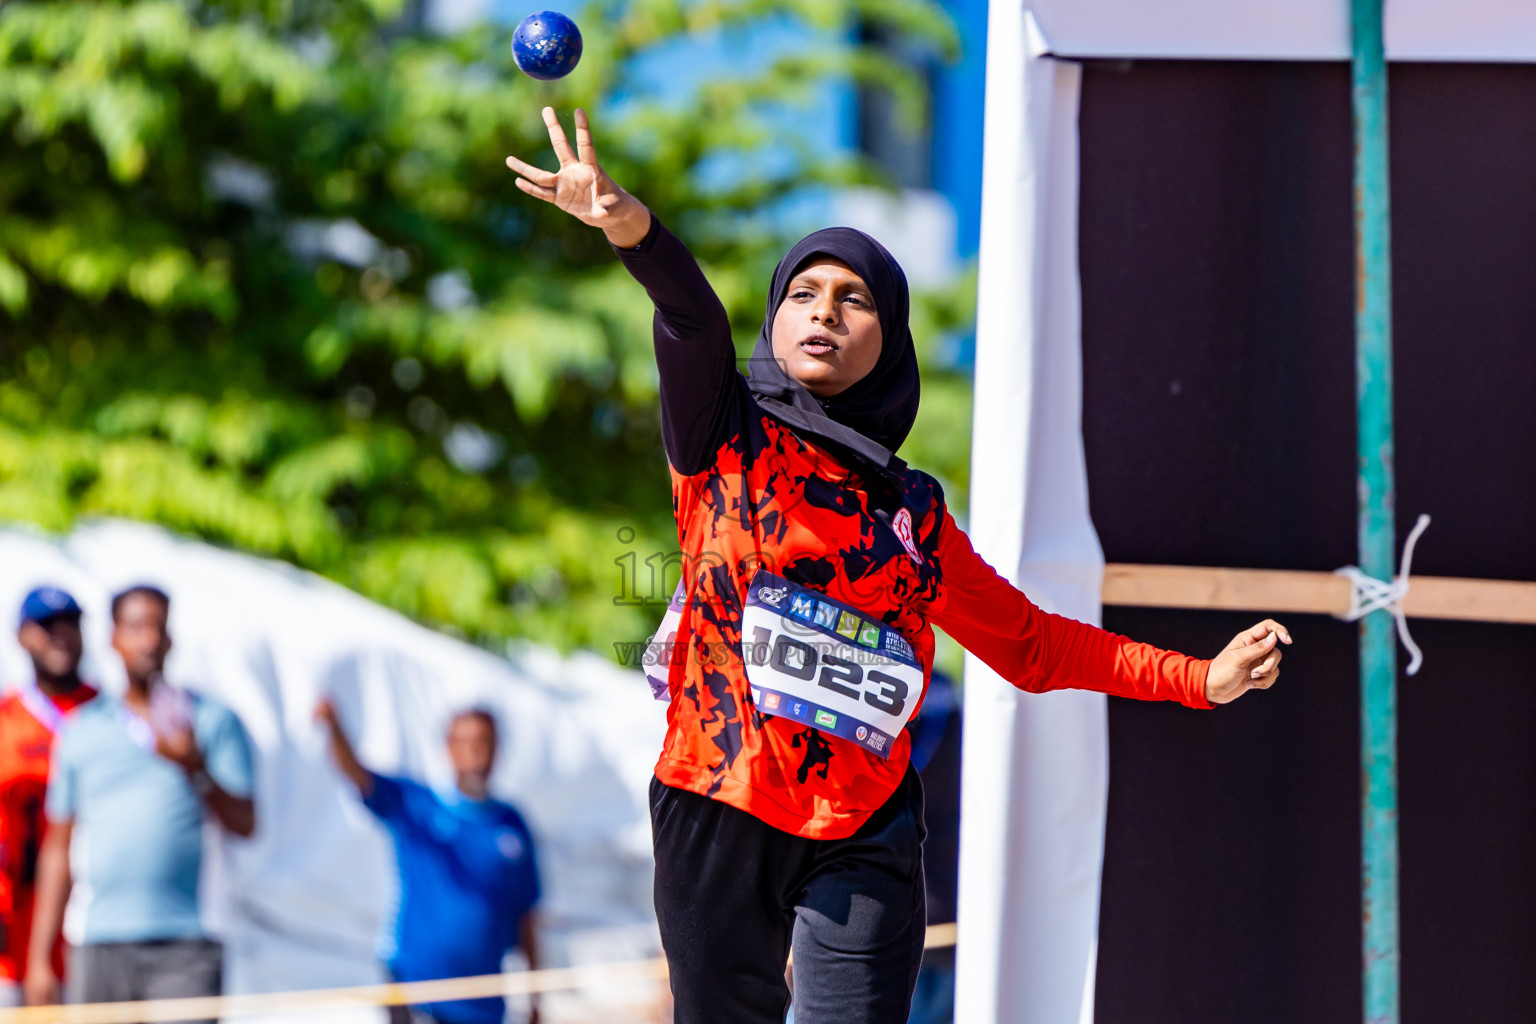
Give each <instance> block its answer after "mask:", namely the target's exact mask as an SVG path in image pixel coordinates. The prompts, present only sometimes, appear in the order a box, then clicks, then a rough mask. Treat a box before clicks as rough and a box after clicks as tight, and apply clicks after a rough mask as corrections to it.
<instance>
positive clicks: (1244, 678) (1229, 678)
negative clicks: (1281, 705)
mask: <svg viewBox="0 0 1536 1024" xmlns="http://www.w3.org/2000/svg"><path fill="white" fill-rule="evenodd" d="M1290 642H1291V634H1290V632H1289V631H1288V630H1287V629H1286V628H1285V627H1284V626H1282V625H1280V623H1278V622H1276V621H1275V620H1274V619H1265V620H1264V621H1263V622H1261V623H1259V624H1258V625H1256V626H1253V627H1251V628H1249V629H1245V630H1243V631H1242V632H1241V633H1239V634H1237V636H1235V637H1233V638H1232V642H1231V643H1229V644H1227V646H1226V649H1225V650H1223V651H1222V652H1221V653H1220V654H1218V655H1217V656H1216V660H1215V661H1213V662H1211V668H1210V672H1209V673H1208V674H1207V675H1206V677H1205V699H1206V700H1208V701H1210V702H1211V703H1212V704H1227V703H1229V702H1231V701H1234V700H1237V698H1239V697H1241V696H1242V695H1243V694H1245V693H1247V692H1248V691H1249V690H1267V689H1269V688H1270V687H1271V686H1273V685H1275V680H1276V679H1279V678H1280V654H1281V652H1280V647H1279V645H1280V644H1282V643H1284V644H1289V643H1290Z"/></svg>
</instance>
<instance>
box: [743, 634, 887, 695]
mask: <svg viewBox="0 0 1536 1024" xmlns="http://www.w3.org/2000/svg"><path fill="white" fill-rule="evenodd" d="M751 657H752V662H753V664H757V665H761V664H763V663H764V662H765V661H766V663H767V665H768V667H769V668H772V669H773V670H774V671H776V672H780V673H782V674H784V675H786V676H789V677H791V678H793V679H799V680H803V681H805V682H810V681H812V680H815V681H816V685H817V686H819V687H821V688H823V689H826V690H831V691H832V692H833V693H836V694H839V695H840V696H843V697H847V698H848V699H850V700H861V699H862V700H863V702H864V703H865V704H868V705H869V706H870V707H872V708H874V709H875V710H877V711H880V712H882V713H884V714H887V715H894V716H897V717H900V716H901V714H902V712H903V711H905V710H906V707H907V698H908V696H909V687H908V686H907V683H906V682H905V681H904V680H902V679H900V678H898V677H896V676H894V675H892V674H891V673H889V672H882V671H881V670H880V669H878V668H871V669H869V670H867V671H866V670H865V668H864V666H863V665H860V664H859V663H858V662H856V661H850V660H849V659H847V658H840V657H838V656H837V655H835V654H832V653H830V652H827V651H818V650H817V649H816V648H815V647H814V646H813V645H811V644H808V643H806V642H804V641H803V640H796V639H795V638H794V637H792V636H789V635H787V634H785V633H778V634H775V633H774V632H773V631H771V630H769V629H767V628H765V627H763V626H756V627H753V629H752V656H751Z"/></svg>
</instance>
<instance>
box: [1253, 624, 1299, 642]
mask: <svg viewBox="0 0 1536 1024" xmlns="http://www.w3.org/2000/svg"><path fill="white" fill-rule="evenodd" d="M1254 631H1257V632H1266V633H1276V634H1278V635H1279V637H1280V639H1281V640H1282V641H1284V642H1285V643H1290V642H1291V632H1290V630H1288V629H1286V628H1285V627H1284V626H1282V625H1280V623H1278V622H1276V621H1275V620H1274V619H1265V620H1264V621H1263V622H1261V623H1259V624H1258V625H1257V626H1254V627H1253V630H1250V632H1254Z"/></svg>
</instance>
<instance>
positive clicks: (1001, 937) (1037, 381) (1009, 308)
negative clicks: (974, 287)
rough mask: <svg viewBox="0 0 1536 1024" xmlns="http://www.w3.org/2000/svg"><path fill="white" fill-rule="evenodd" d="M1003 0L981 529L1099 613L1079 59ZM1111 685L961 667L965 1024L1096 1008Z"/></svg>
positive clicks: (998, 553)
mask: <svg viewBox="0 0 1536 1024" xmlns="http://www.w3.org/2000/svg"><path fill="white" fill-rule="evenodd" d="M1045 52H1046V41H1045V39H1044V38H1043V37H1042V35H1041V33H1040V30H1039V26H1038V25H1037V24H1036V22H1035V19H1034V17H1033V15H1032V14H1030V13H1028V12H1026V11H1025V10H1024V9H1023V7H1022V5H1021V4H1020V3H1018V2H1017V0H1014V2H1007V0H995V2H994V3H993V4H992V8H991V20H990V24H989V27H988V37H987V98H986V151H985V160H984V164H983V166H984V172H983V183H982V210H983V217H982V233H981V253H980V274H981V277H980V283H979V300H978V308H977V325H976V333H977V346H976V385H975V429H974V439H975V440H974V442H973V444H974V449H973V456H972V470H971V522H970V533H971V537H972V539H973V541H974V542H975V544H976V547H977V550H978V551H979V552H980V553H981V554H982V556H983V557H985V558H986V559H987V560H988V561H989V562H991V563H992V565H994V566H996V567H997V569H998V571H999V572H1001V573H1002V574H1003V575H1004V576H1006V577H1007V578H1008V579H1009V580H1011V581H1012V582H1013V583H1014V584H1015V585H1017V586H1019V587H1020V588H1021V589H1023V590H1024V591H1025V593H1027V594H1028V595H1029V596H1030V597H1031V598H1032V599H1033V600H1034V601H1035V602H1036V603H1037V604H1039V605H1040V606H1041V607H1043V608H1045V609H1046V610H1048V611H1054V612H1059V613H1061V614H1064V615H1069V616H1071V617H1073V618H1075V619H1080V620H1082V621H1085V622H1093V623H1097V622H1098V621H1099V587H1100V582H1101V580H1102V577H1103V565H1104V560H1103V554H1102V553H1101V551H1100V549H1099V542H1098V537H1097V535H1096V534H1095V533H1094V530H1093V524H1092V523H1091V522H1090V521H1089V518H1088V482H1087V470H1086V465H1085V462H1084V457H1083V442H1082V429H1081V424H1082V409H1081V406H1082V365H1081V363H1082V359H1081V348H1080V344H1079V336H1080V326H1079V298H1078V279H1077V180H1078V171H1077V102H1078V89H1079V83H1080V77H1081V76H1080V69H1079V67H1078V66H1077V65H1076V64H1072V63H1070V62H1066V61H1060V60H1056V59H1053V58H1051V57H1048V56H1045ZM1107 750H1108V737H1107V733H1106V719H1105V700H1104V697H1103V696H1102V695H1100V694H1092V693H1084V692H1066V693H1054V694H1047V695H1039V696H1031V695H1026V694H1023V693H1021V692H1020V691H1018V690H1016V689H1014V688H1013V687H1012V686H1010V685H1009V684H1008V683H1006V682H1004V681H1003V680H1002V679H1000V678H999V677H998V676H996V675H995V674H994V673H993V672H991V671H990V670H989V669H987V668H986V666H985V665H983V664H982V663H981V662H979V661H977V660H976V659H974V658H972V659H970V660H969V661H968V662H967V664H966V673H965V746H964V764H963V766H962V773H961V780H962V783H961V784H962V797H961V804H962V807H963V809H964V810H963V814H962V815H961V833H960V920H959V924H960V946H959V960H958V969H959V975H958V979H957V986H956V987H957V989H958V993H959V994H958V1001H957V1004H956V1020H957V1021H959V1022H960V1024H983V1022H985V1024H993V1022H1014V1021H1018V1022H1029V1024H1070V1022H1075V1021H1078V1020H1079V1019H1081V1020H1084V1021H1087V1020H1091V1019H1092V1013H1093V985H1092V982H1093V962H1094V950H1095V948H1096V946H1095V944H1096V936H1097V922H1098V903H1099V870H1100V866H1101V864H1102V859H1103V835H1104V804H1105V797H1106V792H1107V785H1108V767H1107V758H1108V753H1107Z"/></svg>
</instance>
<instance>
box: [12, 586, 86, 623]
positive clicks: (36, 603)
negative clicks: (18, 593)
mask: <svg viewBox="0 0 1536 1024" xmlns="http://www.w3.org/2000/svg"><path fill="white" fill-rule="evenodd" d="M80 614H81V611H80V605H79V604H78V603H76V601H75V599H74V598H73V597H71V596H70V595H69V592H68V591H64V590H60V589H59V588H58V587H38V588H37V589H36V590H34V591H32V593H30V594H28V595H27V596H26V599H25V600H23V601H22V602H21V625H23V626H25V625H26V624H27V623H29V622H47V621H48V620H49V619H54V618H58V617H59V616H60V615H80Z"/></svg>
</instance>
